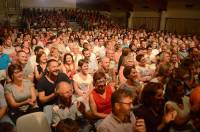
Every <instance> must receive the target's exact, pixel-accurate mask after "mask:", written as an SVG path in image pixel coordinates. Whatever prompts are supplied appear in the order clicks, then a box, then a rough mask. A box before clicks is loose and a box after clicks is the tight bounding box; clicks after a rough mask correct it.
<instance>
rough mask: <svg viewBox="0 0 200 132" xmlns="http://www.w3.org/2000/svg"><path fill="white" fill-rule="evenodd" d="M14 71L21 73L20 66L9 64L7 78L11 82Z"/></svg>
mask: <svg viewBox="0 0 200 132" xmlns="http://www.w3.org/2000/svg"><path fill="white" fill-rule="evenodd" d="M15 70H19V71H22V70H23V69H22V67H21V65H19V64H11V65H10V66H9V67H8V77H9V78H10V79H11V80H12V81H13V77H12V76H13V74H14V72H15Z"/></svg>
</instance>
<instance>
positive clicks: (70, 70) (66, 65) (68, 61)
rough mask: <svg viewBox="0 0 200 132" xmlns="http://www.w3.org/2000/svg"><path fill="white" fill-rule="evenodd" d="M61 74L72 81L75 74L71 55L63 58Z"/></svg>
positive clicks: (68, 54) (67, 54)
mask: <svg viewBox="0 0 200 132" xmlns="http://www.w3.org/2000/svg"><path fill="white" fill-rule="evenodd" d="M61 68H62V69H61V70H62V72H63V73H65V74H66V75H67V76H68V77H69V79H71V80H72V79H73V76H74V75H75V74H76V67H75V63H74V59H73V56H72V54H70V53H66V54H65V55H64V58H63V65H62V67H61Z"/></svg>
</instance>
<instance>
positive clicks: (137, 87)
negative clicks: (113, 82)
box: [119, 66, 142, 105]
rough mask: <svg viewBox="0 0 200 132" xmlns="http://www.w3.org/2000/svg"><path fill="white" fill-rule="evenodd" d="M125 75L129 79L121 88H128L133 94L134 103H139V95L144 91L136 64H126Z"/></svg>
mask: <svg viewBox="0 0 200 132" xmlns="http://www.w3.org/2000/svg"><path fill="white" fill-rule="evenodd" d="M123 75H124V77H125V78H126V79H127V80H126V82H125V83H123V84H121V85H120V87H119V88H122V89H124V88H126V89H128V90H130V91H131V92H132V94H133V99H134V104H135V105H136V104H138V101H139V95H140V93H141V91H142V84H141V83H140V81H139V79H138V72H137V71H136V69H135V67H134V66H126V67H125V68H124V70H123Z"/></svg>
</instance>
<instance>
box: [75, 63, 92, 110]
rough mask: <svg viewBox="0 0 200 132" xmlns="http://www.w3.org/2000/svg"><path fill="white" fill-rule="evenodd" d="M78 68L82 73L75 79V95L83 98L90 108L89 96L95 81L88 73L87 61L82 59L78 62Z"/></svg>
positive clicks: (76, 75)
mask: <svg viewBox="0 0 200 132" xmlns="http://www.w3.org/2000/svg"><path fill="white" fill-rule="evenodd" d="M78 66H79V68H80V71H79V72H78V73H77V74H75V75H74V77H73V81H74V89H75V93H76V95H77V96H78V97H83V99H84V101H85V103H86V104H85V105H86V107H87V108H89V102H88V99H89V94H90V93H91V91H92V88H93V85H92V82H93V79H92V76H91V75H90V74H89V73H88V61H87V60H84V59H81V60H80V61H79V62H78Z"/></svg>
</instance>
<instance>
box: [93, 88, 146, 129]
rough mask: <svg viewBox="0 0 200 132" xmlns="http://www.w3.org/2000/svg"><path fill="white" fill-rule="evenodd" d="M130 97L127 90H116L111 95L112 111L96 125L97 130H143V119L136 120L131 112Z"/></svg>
mask: <svg viewBox="0 0 200 132" xmlns="http://www.w3.org/2000/svg"><path fill="white" fill-rule="evenodd" d="M132 98H133V96H132V92H130V91H129V90H126V89H119V90H116V91H115V92H114V93H113V94H112V96H111V105H112V113H110V114H109V115H108V116H106V118H105V119H103V121H102V122H101V123H100V124H99V125H98V127H97V132H134V131H139V132H145V131H146V127H145V123H144V120H143V119H137V120H136V118H135V116H134V114H133V113H132V112H131V108H132V103H133V101H132Z"/></svg>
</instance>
